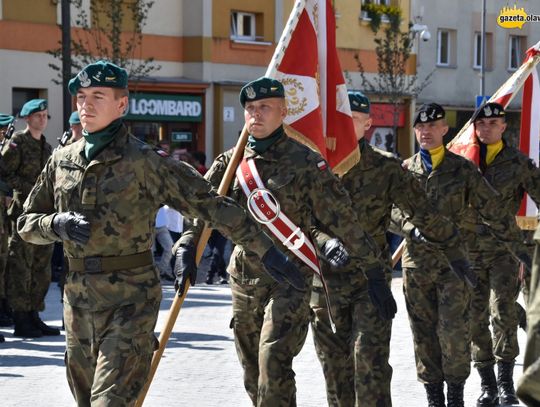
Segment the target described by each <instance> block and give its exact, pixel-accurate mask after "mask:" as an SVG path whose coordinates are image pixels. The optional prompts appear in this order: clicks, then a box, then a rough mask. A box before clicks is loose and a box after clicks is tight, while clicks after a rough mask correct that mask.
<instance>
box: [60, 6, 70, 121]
mask: <svg viewBox="0 0 540 407" xmlns="http://www.w3.org/2000/svg"><path fill="white" fill-rule="evenodd" d="M70 3H71V1H70V0H62V3H61V11H62V105H63V107H62V112H63V119H64V120H63V122H62V126H63V129H64V131H66V130H67V129H68V128H69V124H68V121H69V116H70V115H71V95H70V93H69V91H68V82H69V80H70V78H71V13H70Z"/></svg>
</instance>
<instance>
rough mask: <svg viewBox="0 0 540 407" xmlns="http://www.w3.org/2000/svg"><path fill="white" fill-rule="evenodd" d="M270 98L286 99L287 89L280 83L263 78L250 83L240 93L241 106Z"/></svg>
mask: <svg viewBox="0 0 540 407" xmlns="http://www.w3.org/2000/svg"><path fill="white" fill-rule="evenodd" d="M268 98H285V89H284V88H283V85H282V84H281V82H280V81H278V80H276V79H272V78H266V77H264V76H263V77H262V78H259V79H255V80H254V81H252V82H249V83H248V84H247V85H246V86H244V87H243V88H242V90H241V91H240V104H241V105H242V107H244V106H245V104H246V102H252V101H254V100H260V99H268Z"/></svg>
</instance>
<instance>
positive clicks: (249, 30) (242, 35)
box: [231, 11, 257, 41]
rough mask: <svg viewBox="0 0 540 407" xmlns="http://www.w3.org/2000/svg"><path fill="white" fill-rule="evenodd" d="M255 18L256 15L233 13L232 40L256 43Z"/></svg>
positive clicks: (240, 12)
mask: <svg viewBox="0 0 540 407" xmlns="http://www.w3.org/2000/svg"><path fill="white" fill-rule="evenodd" d="M255 17H256V16H255V14H254V13H245V12H242V11H233V12H231V39H233V40H240V41H256V39H257V36H256V30H255V21H256V18H255Z"/></svg>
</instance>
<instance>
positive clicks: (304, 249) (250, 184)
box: [236, 158, 321, 275]
mask: <svg viewBox="0 0 540 407" xmlns="http://www.w3.org/2000/svg"><path fill="white" fill-rule="evenodd" d="M236 177H237V178H238V181H239V182H240V185H241V186H242V190H243V191H244V193H245V194H246V196H247V197H248V202H247V205H248V209H249V211H250V212H251V214H252V215H253V216H254V217H255V219H256V220H257V221H259V222H260V223H262V224H264V225H266V226H267V227H268V229H270V231H271V232H272V234H273V235H274V236H275V237H276V238H277V239H278V240H279V241H280V242H281V243H283V245H284V246H285V247H286V248H287V249H289V250H290V251H291V252H293V253H294V255H295V256H296V257H298V258H299V259H300V260H302V262H303V263H304V264H306V265H307V266H308V267H309V268H310V269H311V270H313V271H314V272H315V273H317V274H318V275H320V274H321V269H320V267H319V259H318V257H317V252H316V250H315V246H314V245H313V242H312V241H311V240H310V238H309V237H307V236H306V235H305V234H304V232H303V231H302V230H301V229H300V227H298V226H296V225H295V224H294V222H293V221H292V220H290V219H289V218H288V217H287V215H285V214H284V213H283V212H282V211H281V209H280V206H279V202H278V201H277V200H276V198H275V197H274V196H273V195H272V192H270V191H269V190H268V189H266V187H265V186H264V183H263V182H262V180H261V177H260V176H259V172H258V171H257V167H256V166H255V161H253V159H245V158H244V159H243V160H242V162H241V163H240V165H239V166H238V168H237V169H236Z"/></svg>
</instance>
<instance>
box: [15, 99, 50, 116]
mask: <svg viewBox="0 0 540 407" xmlns="http://www.w3.org/2000/svg"><path fill="white" fill-rule="evenodd" d="M44 110H47V101H46V100H45V99H32V100H29V101H28V102H26V103H25V104H24V105H23V107H22V109H21V111H20V113H19V116H21V117H26V116H30V115H31V114H32V113H36V112H42V111H44Z"/></svg>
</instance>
